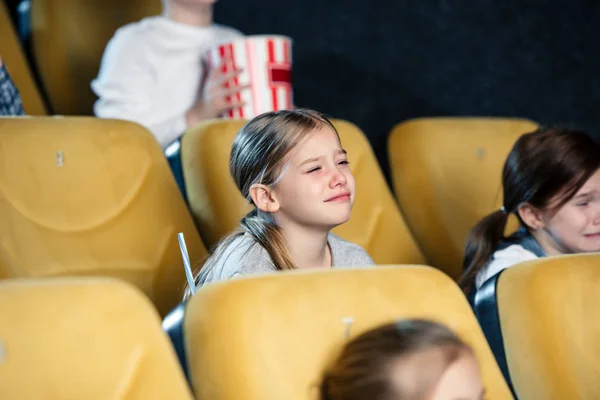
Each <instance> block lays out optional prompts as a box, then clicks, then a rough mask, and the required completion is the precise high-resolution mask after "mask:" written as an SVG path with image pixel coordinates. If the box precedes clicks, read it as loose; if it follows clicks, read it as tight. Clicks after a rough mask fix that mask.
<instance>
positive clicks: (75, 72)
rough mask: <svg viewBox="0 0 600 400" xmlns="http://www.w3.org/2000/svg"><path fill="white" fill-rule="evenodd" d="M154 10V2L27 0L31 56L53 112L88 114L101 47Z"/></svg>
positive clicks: (156, 5)
mask: <svg viewBox="0 0 600 400" xmlns="http://www.w3.org/2000/svg"><path fill="white" fill-rule="evenodd" d="M160 12H161V2H160V1H158V0H151V1H148V0H127V1H121V0H104V1H102V7H98V2H96V1H93V0H36V1H32V2H31V19H32V23H31V26H32V29H31V41H32V50H33V57H34V60H35V63H36V67H37V69H38V71H39V74H40V77H41V79H42V81H43V84H44V88H45V90H46V93H47V94H48V97H49V100H50V103H51V105H52V108H53V110H54V112H55V113H57V114H64V115H93V104H94V101H95V100H96V96H95V95H94V93H93V92H92V89H91V87H90V83H91V81H92V80H93V79H94V78H95V77H96V75H97V74H98V70H99V68H100V60H101V59H102V54H103V53H104V48H105V47H106V44H107V43H108V41H109V40H110V38H111V37H112V35H113V34H114V32H115V31H116V30H117V29H118V28H119V27H121V26H123V25H125V24H127V23H130V22H134V21H137V20H140V19H142V18H143V17H147V16H150V15H157V14H160Z"/></svg>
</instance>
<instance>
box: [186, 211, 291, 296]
mask: <svg viewBox="0 0 600 400" xmlns="http://www.w3.org/2000/svg"><path fill="white" fill-rule="evenodd" d="M243 234H248V235H250V236H251V237H252V239H254V240H255V241H256V242H257V243H258V244H259V245H260V246H262V247H263V248H264V249H265V250H266V251H267V253H269V257H271V261H273V264H274V265H275V268H276V269H277V270H289V269H295V268H296V265H295V264H294V262H293V261H292V257H291V256H290V253H289V251H288V248H287V245H286V242H285V239H284V237H283V235H282V234H281V229H280V228H279V227H278V226H277V225H276V224H275V221H273V218H272V217H271V215H270V214H269V213H266V212H262V211H259V210H258V209H257V208H254V209H253V210H252V211H250V212H249V213H248V214H246V216H245V217H244V218H242V220H241V221H240V227H239V228H238V229H236V230H235V231H233V232H232V233H230V234H229V235H227V236H225V237H224V238H223V239H221V240H220V241H219V243H218V244H217V245H216V246H215V247H213V248H212V249H211V250H210V251H209V252H208V254H207V256H206V258H205V259H204V260H203V261H202V262H201V263H200V264H199V265H198V266H197V267H196V270H195V272H194V285H195V286H198V285H199V284H200V282H202V281H203V278H204V277H205V276H206V274H208V272H209V270H210V269H211V268H212V267H213V266H214V265H215V262H216V260H218V259H219V258H221V256H222V255H223V252H224V251H225V250H226V249H227V248H228V247H229V246H230V245H231V243H233V241H234V240H235V239H236V238H237V237H239V236H241V235H243ZM191 294H192V293H191V290H190V288H189V287H188V286H187V285H186V287H185V289H184V292H183V300H187V299H188V298H189V297H190V296H191Z"/></svg>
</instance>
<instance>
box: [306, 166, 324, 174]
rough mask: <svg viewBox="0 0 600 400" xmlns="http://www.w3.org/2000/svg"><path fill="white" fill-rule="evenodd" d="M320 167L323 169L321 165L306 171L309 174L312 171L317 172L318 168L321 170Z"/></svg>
mask: <svg viewBox="0 0 600 400" xmlns="http://www.w3.org/2000/svg"><path fill="white" fill-rule="evenodd" d="M320 169H321V167H314V168H311V169H309V170H308V171H306V173H307V174H310V173H313V172H316V171H318V170H320Z"/></svg>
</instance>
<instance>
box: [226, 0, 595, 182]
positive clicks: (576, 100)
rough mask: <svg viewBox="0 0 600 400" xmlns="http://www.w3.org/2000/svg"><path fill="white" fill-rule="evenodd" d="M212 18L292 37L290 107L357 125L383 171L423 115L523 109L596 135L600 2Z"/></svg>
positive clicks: (284, 7) (266, 12)
mask: <svg viewBox="0 0 600 400" xmlns="http://www.w3.org/2000/svg"><path fill="white" fill-rule="evenodd" d="M215 20H216V21H217V22H220V23H223V24H227V25H231V26H233V27H235V28H238V29H240V30H241V31H242V32H244V33H245V34H260V33H277V34H285V35H288V36H291V37H292V38H293V39H294V46H293V57H294V67H293V68H294V102H295V104H296V105H297V106H299V107H310V108H315V109H317V110H319V111H323V112H325V113H327V114H329V115H331V116H333V117H337V118H343V119H347V120H350V121H352V122H354V123H356V124H357V125H358V126H360V127H361V128H362V129H363V131H364V132H365V133H366V134H367V135H368V136H369V139H370V141H371V144H372V145H373V147H374V149H375V152H376V154H377V156H378V158H379V161H380V162H381V165H382V167H383V168H384V170H385V171H386V175H387V160H386V148H385V146H386V138H387V135H388V133H389V131H390V130H391V128H392V127H393V126H394V125H395V124H396V123H398V122H400V121H402V120H406V119H410V118H415V117H420V116H503V117H505V116H506V117H510V116H517V117H526V118H531V119H533V120H536V121H538V122H540V123H542V124H561V125H568V126H573V127H577V128H580V129H585V130H588V131H589V132H590V133H591V134H592V135H593V136H594V137H596V138H600V118H599V116H598V111H599V105H600V3H599V2H595V1H591V0H590V1H584V0H574V1H559V0H535V1H527V0H520V1H517V0H477V1H473V0H469V1H467V0H435V1H427V0H403V1H393V0H388V1H384V0H371V1H357V0H303V1H299V0H296V1H292V0H287V1H286V0H262V1H259V2H257V1H247V0H221V1H219V2H218V3H217V5H216V10H215Z"/></svg>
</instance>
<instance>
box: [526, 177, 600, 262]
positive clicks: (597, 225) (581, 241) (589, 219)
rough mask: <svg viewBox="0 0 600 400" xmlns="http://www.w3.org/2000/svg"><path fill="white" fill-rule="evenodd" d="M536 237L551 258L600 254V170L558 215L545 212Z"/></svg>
mask: <svg viewBox="0 0 600 400" xmlns="http://www.w3.org/2000/svg"><path fill="white" fill-rule="evenodd" d="M532 234H533V235H534V237H535V238H536V239H537V241H538V242H539V243H540V245H541V246H542V247H543V248H544V250H545V251H546V252H547V253H548V255H558V254H569V253H588V252H597V251H600V170H598V171H596V172H595V173H594V174H593V175H592V176H591V177H590V179H588V180H587V182H586V183H585V184H584V185H583V186H582V187H581V188H580V189H579V190H578V191H577V193H575V196H573V198H572V199H570V200H569V201H568V202H567V203H566V204H565V205H564V206H562V207H561V208H560V209H559V210H558V212H556V213H555V214H554V215H551V214H550V212H545V211H542V212H541V218H540V224H539V227H537V229H533V230H532Z"/></svg>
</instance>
